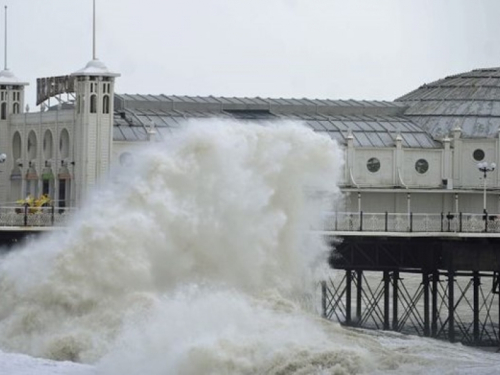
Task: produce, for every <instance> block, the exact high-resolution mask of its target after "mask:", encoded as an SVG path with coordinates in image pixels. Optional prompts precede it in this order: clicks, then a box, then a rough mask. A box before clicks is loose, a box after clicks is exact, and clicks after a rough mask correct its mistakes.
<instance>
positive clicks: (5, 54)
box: [4, 5, 7, 70]
mask: <svg viewBox="0 0 500 375" xmlns="http://www.w3.org/2000/svg"><path fill="white" fill-rule="evenodd" d="M4 48H5V51H4V58H5V61H4V70H7V5H6V6H5V42H4Z"/></svg>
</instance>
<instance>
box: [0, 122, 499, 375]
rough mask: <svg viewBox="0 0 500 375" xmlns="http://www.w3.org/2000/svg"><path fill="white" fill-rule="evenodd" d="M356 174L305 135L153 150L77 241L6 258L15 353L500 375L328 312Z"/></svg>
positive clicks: (169, 144)
mask: <svg viewBox="0 0 500 375" xmlns="http://www.w3.org/2000/svg"><path fill="white" fill-rule="evenodd" d="M342 165H343V159H342V152H341V150H340V149H339V147H338V146H337V145H336V144H335V143H334V142H333V141H332V140H331V139H329V138H326V137H323V136H321V135H319V134H316V133H314V132H312V131H310V130H308V129H306V128H304V127H302V126H301V125H300V124H293V123H277V124H267V125H266V126H256V125H248V124H243V123H235V122H230V123H227V122H220V121H217V120H210V121H202V122H201V121H200V122H192V123H189V124H187V125H186V126H185V127H184V128H183V129H180V130H179V131H178V132H176V133H174V134H172V136H171V138H170V139H168V140H167V141H166V142H165V143H162V144H154V145H153V144H152V145H150V146H149V147H147V148H145V149H143V150H137V151H136V152H135V154H134V163H133V165H131V166H128V167H124V168H123V169H121V170H120V169H118V170H116V171H114V173H113V177H112V182H111V183H110V184H108V185H106V186H102V187H100V188H99V189H96V191H95V192H94V193H93V194H92V196H91V197H89V201H88V203H87V204H86V206H85V208H84V209H82V211H81V212H80V213H79V214H78V216H77V217H75V218H74V220H73V221H72V222H71V223H70V225H69V226H68V228H67V229H65V230H64V231H62V232H60V233H55V234H52V235H49V236H47V237H44V238H42V239H39V240H37V241H36V242H31V243H28V244H25V245H23V247H20V248H18V249H16V250H15V251H12V252H10V253H9V254H7V255H5V256H3V258H2V259H1V261H0V301H1V303H0V350H1V351H3V352H11V353H22V354H27V355H29V356H32V357H41V358H46V359H51V360H56V361H72V362H78V363H83V364H87V365H90V367H88V366H87V367H85V368H84V370H85V371H88V372H89V374H90V373H92V374H106V375H108V374H109V375H114V374H116V375H118V374H131V375H135V374H137V375H139V374H148V375H160V374H186V375H187V374H193V375H194V374H214V375H215V374H217V375H221V374H282V375H285V374H358V373H359V374H361V373H364V374H385V373H394V374H402V373H409V374H424V373H425V374H429V373H430V374H468V373H476V374H494V373H498V372H499V371H500V365H499V364H498V359H499V358H500V357H498V355H496V354H495V353H486V352H480V351H478V350H475V349H471V348H466V347H463V346H461V345H452V344H447V343H442V342H436V341H433V340H427V339H420V338H412V337H408V336H404V335H399V334H391V333H381V332H369V331H362V330H353V329H344V328H342V327H340V326H339V324H337V323H334V322H329V321H325V320H323V319H322V318H321V317H320V316H319V313H318V311H317V304H318V303H319V300H318V298H317V297H318V294H317V291H318V288H317V283H318V281H319V280H322V279H324V278H325V277H328V276H330V275H331V272H333V271H331V270H329V269H328V268H327V263H326V259H327V256H328V252H329V249H328V247H327V246H326V245H325V244H324V242H323V239H322V238H321V237H318V236H317V235H315V234H314V232H312V231H310V229H311V228H316V227H317V225H318V224H319V222H320V220H321V211H322V209H324V207H326V206H328V205H331V204H333V202H334V201H335V200H337V199H341V197H340V194H339V190H338V188H337V187H336V186H337V182H338V181H339V179H340V176H339V173H341V171H342ZM70 372H71V371H68V373H70ZM79 373H82V372H79Z"/></svg>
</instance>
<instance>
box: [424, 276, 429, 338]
mask: <svg viewBox="0 0 500 375" xmlns="http://www.w3.org/2000/svg"><path fill="white" fill-rule="evenodd" d="M422 284H423V287H424V336H426V337H429V335H430V319H429V274H428V273H427V272H426V271H424V273H423V274H422Z"/></svg>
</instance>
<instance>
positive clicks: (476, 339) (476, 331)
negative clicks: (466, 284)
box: [472, 271, 481, 344]
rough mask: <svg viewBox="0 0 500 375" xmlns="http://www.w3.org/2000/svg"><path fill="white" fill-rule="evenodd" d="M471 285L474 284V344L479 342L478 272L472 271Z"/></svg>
mask: <svg viewBox="0 0 500 375" xmlns="http://www.w3.org/2000/svg"><path fill="white" fill-rule="evenodd" d="M472 278H473V284H474V302H473V309H474V311H473V315H474V318H473V319H474V322H473V324H474V343H475V344H477V343H478V342H479V286H480V285H481V279H480V278H479V272H478V271H474V273H473V277H472Z"/></svg>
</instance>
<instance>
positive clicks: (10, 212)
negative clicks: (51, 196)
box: [0, 205, 76, 227]
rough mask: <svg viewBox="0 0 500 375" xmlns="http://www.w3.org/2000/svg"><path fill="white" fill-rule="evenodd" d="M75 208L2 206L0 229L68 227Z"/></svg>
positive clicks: (0, 207)
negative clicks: (67, 224)
mask: <svg viewBox="0 0 500 375" xmlns="http://www.w3.org/2000/svg"><path fill="white" fill-rule="evenodd" d="M75 211H76V209H75V208H63V207H53V206H48V207H36V208H35V207H29V206H27V205H25V206H0V227H58V226H64V225H66V223H67V221H68V218H69V217H70V216H71V215H72V214H73V213H74V212H75Z"/></svg>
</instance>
